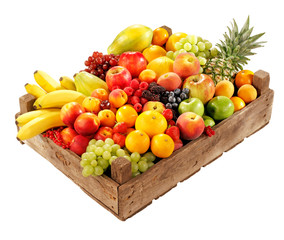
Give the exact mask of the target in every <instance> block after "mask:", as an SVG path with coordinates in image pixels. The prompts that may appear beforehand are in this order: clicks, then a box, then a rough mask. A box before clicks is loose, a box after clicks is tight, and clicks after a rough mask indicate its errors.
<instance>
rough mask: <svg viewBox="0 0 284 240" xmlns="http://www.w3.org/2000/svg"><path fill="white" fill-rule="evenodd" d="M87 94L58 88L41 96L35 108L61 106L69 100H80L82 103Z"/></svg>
mask: <svg viewBox="0 0 284 240" xmlns="http://www.w3.org/2000/svg"><path fill="white" fill-rule="evenodd" d="M85 97H86V96H85V95H84V94H82V93H80V92H77V91H73V90H57V91H53V92H49V93H47V94H45V95H44V96H42V97H39V98H38V99H37V100H36V101H35V102H34V105H33V107H34V109H43V108H61V107H62V106H63V105H64V104H66V103H69V102H78V103H80V104H82V102H83V100H84V99H85Z"/></svg>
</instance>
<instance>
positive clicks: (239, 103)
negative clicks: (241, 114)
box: [231, 96, 246, 112]
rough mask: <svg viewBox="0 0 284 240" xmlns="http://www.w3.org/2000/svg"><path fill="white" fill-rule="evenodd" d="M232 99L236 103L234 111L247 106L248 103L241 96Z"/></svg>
mask: <svg viewBox="0 0 284 240" xmlns="http://www.w3.org/2000/svg"><path fill="white" fill-rule="evenodd" d="M231 101H232V102H233V104H234V112H236V111H239V110H241V109H242V108H244V107H245V106H246V103H245V102H244V100H243V99H241V98H240V97H236V96H234V97H231Z"/></svg>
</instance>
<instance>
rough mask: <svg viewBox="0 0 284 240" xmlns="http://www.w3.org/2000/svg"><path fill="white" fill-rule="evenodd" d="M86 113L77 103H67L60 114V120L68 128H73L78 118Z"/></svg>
mask: <svg viewBox="0 0 284 240" xmlns="http://www.w3.org/2000/svg"><path fill="white" fill-rule="evenodd" d="M84 112H85V109H84V107H83V106H82V105H81V104H79V103H77V102H70V103H66V104H65V105H64V106H63V107H62V108H61V112H60V118H61V120H62V122H63V123H64V124H66V125H67V126H68V127H73V125H74V122H75V120H76V118H77V117H78V116H79V115H80V114H82V113H84Z"/></svg>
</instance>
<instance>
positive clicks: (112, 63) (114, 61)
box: [109, 58, 117, 66]
mask: <svg viewBox="0 0 284 240" xmlns="http://www.w3.org/2000/svg"><path fill="white" fill-rule="evenodd" d="M109 64H110V65H111V66H116V65H117V60H116V59H115V58H112V59H110V60H109Z"/></svg>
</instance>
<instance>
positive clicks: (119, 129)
mask: <svg viewBox="0 0 284 240" xmlns="http://www.w3.org/2000/svg"><path fill="white" fill-rule="evenodd" d="M127 128H128V127H127V124H126V123H125V122H118V123H117V124H115V126H114V127H113V133H126V132H127Z"/></svg>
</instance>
